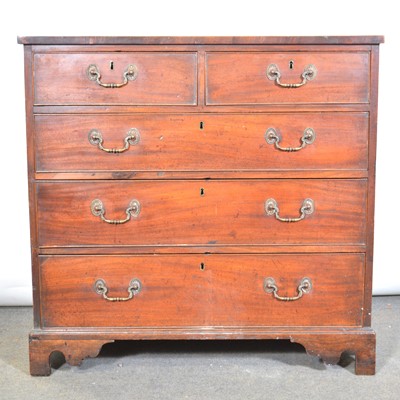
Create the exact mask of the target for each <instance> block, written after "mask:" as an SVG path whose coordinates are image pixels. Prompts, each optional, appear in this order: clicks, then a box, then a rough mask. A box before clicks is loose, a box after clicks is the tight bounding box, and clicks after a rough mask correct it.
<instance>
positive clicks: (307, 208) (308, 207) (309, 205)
mask: <svg viewBox="0 0 400 400" xmlns="http://www.w3.org/2000/svg"><path fill="white" fill-rule="evenodd" d="M314 210H315V206H314V200H313V199H305V200H304V201H303V204H302V205H301V208H300V216H299V217H297V218H282V217H281V216H280V215H279V207H278V203H277V202H276V200H275V199H268V200H267V201H266V202H265V212H266V214H267V215H275V218H276V219H277V220H278V221H281V222H299V221H301V220H303V219H304V218H305V217H306V215H311V214H312V213H313V212H314Z"/></svg>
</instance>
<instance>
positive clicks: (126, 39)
mask: <svg viewBox="0 0 400 400" xmlns="http://www.w3.org/2000/svg"><path fill="white" fill-rule="evenodd" d="M383 41H384V39H383V36H243V37H240V36H213V37H211V36H187V37H185V36H180V37H174V36H169V37H165V36H150V37H140V36H90V37H88V36H19V37H18V43H22V44H36V45H63V46H64V45H71V44H72V45H85V46H88V45H90V46H92V45H121V44H125V45H135V44H136V45H157V46H163V45H167V44H172V45H180V44H190V45H204V44H209V45H217V46H221V45H235V46H237V45H241V44H244V45H252V44H263V45H265V44H269V45H314V44H322V45H327V44H328V45H335V44H344V45H351V46H352V47H354V45H357V44H379V43H383Z"/></svg>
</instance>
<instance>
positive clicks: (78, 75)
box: [34, 52, 197, 105]
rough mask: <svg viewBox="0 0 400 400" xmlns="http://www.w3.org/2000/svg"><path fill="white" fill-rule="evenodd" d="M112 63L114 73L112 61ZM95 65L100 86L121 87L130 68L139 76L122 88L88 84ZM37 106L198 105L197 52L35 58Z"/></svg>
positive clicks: (68, 55) (39, 55) (42, 55)
mask: <svg viewBox="0 0 400 400" xmlns="http://www.w3.org/2000/svg"><path fill="white" fill-rule="evenodd" d="M111 61H112V62H113V69H112V70H111V68H110V62H111ZM91 64H96V65H97V67H98V69H99V71H100V73H101V81H102V82H104V83H121V82H122V81H123V73H124V71H125V69H126V68H127V66H128V65H129V64H134V65H135V66H136V67H137V77H136V79H135V80H133V81H129V82H128V84H127V85H126V86H123V87H121V88H115V89H110V88H104V87H101V86H99V85H98V84H97V83H96V82H95V81H91V80H89V78H88V76H87V69H88V67H89V65H91ZM34 68H35V76H34V85H35V92H34V95H35V97H34V103H35V104H46V105H56V104H76V105H78V104H80V105H86V104H99V105H100V104H103V105H104V104H167V105H169V104H180V105H194V104H196V102H197V98H196V97H197V96H196V95H197V86H196V82H197V56H196V53H172V52H170V53H161V52H160V53H157V52H154V53H132V52H130V53H129V52H125V53H96V54H84V53H83V54H82V53H79V54H40V53H38V54H35V55H34Z"/></svg>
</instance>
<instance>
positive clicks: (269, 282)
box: [264, 277, 312, 301]
mask: <svg viewBox="0 0 400 400" xmlns="http://www.w3.org/2000/svg"><path fill="white" fill-rule="evenodd" d="M311 289H312V283H311V279H310V278H303V279H302V280H301V282H300V284H299V286H297V293H298V294H297V296H293V297H285V296H279V294H278V286H277V285H276V282H275V279H274V278H271V277H269V278H265V279H264V290H265V292H266V293H273V295H274V297H275V299H277V300H281V301H295V300H299V299H300V298H301V297H303V294H304V293H306V294H307V293H310V291H311Z"/></svg>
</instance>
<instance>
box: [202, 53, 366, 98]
mask: <svg viewBox="0 0 400 400" xmlns="http://www.w3.org/2000/svg"><path fill="white" fill-rule="evenodd" d="M369 63H370V60H369V53H368V52H357V53H356V52H338V53H329V52H319V53H317V52H308V51H306V52H281V53H275V52H251V53H250V52H246V53H245V52H243V53H218V52H215V53H214V52H210V53H207V58H206V69H207V93H206V103H207V104H209V105H223V104H232V105H235V104H238V105H240V104H281V103H282V104H284V103H368V102H369V94H370V93H369V81H370V65H369ZM277 77H278V78H279V79H276V78H277ZM299 84H300V85H301V86H300V87H298V86H299ZM288 86H291V87H288Z"/></svg>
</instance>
